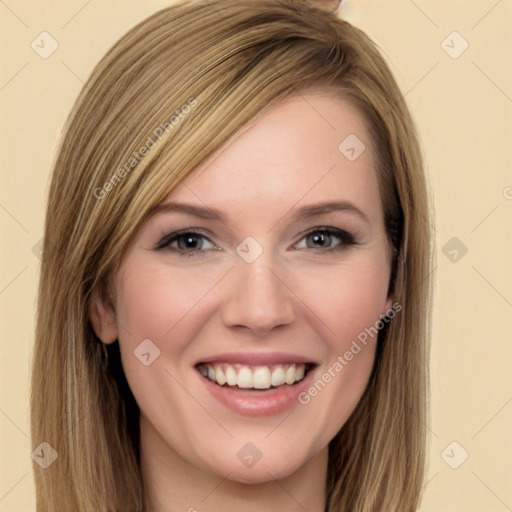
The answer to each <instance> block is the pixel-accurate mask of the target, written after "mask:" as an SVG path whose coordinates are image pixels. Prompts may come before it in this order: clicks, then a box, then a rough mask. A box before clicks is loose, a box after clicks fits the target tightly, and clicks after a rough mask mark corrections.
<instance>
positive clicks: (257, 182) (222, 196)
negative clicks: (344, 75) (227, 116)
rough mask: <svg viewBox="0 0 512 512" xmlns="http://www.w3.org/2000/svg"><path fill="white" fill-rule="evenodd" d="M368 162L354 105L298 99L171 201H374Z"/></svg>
mask: <svg viewBox="0 0 512 512" xmlns="http://www.w3.org/2000/svg"><path fill="white" fill-rule="evenodd" d="M373 161H374V159H373V149H372V147H371V144H370V140H369V132H368V130H367V128H366V121H365V119H364V118H363V117H362V116H361V114H360V113H359V111H358V110H357V109H356V108H355V107H353V106H352V105H351V104H350V103H349V102H348V101H347V100H346V99H344V98H342V97H340V96H337V95H334V94H333V93H332V92H330V91H326V90H314V91H309V92H303V93H297V94H293V95H291V96H289V97H287V98H286V99H284V100H283V101H281V102H280V103H278V104H277V105H276V106H274V107H272V108H271V109H270V110H268V111H267V112H265V113H264V114H263V115H262V116H261V117H259V118H258V119H257V120H256V121H255V122H254V123H252V124H251V125H250V126H249V127H247V128H246V129H244V130H243V131H242V132H241V134H240V135H239V136H237V137H236V138H234V139H233V140H232V141H231V142H230V143H229V144H228V145H227V146H226V147H224V148H223V149H222V150H221V151H220V152H219V153H218V154H216V155H215V156H214V157H212V158H211V159H210V160H208V161H206V162H205V163H203V164H202V165H201V166H199V167H198V168H197V169H195V170H194V171H193V173H192V174H191V175H189V176H188V177H187V178H186V179H185V180H184V182H183V183H181V184H180V185H179V186H178V187H177V188H176V189H175V190H174V191H173V192H172V193H171V194H170V195H169V197H168V199H169V200H170V199H173V200H176V199H187V200H189V199H190V200H195V202H197V201H198V200H199V201H201V202H203V203H205V204H206V205H209V206H212V207H216V205H219V206H226V205H227V204H228V205H232V206H233V207H235V206H239V207H242V206H243V205H244V204H245V205H248V204H249V203H250V202H252V201H254V202H257V203H258V204H259V205H260V207H265V205H266V203H269V204H270V203H272V204H278V205H279V204H281V205H284V204H288V205H290V204H293V203H296V202H297V201H300V200H301V199H322V200H327V199H329V198H331V197H332V198H333V199H339V198H340V195H342V196H343V195H344V196H347V195H349V196H352V197H349V198H347V197H344V198H343V199H350V198H354V199H355V200H364V197H363V196H367V199H368V200H371V201H374V200H375V194H376V193H377V196H378V185H377V179H376V171H375V169H374V164H373ZM379 202H380V201H379Z"/></svg>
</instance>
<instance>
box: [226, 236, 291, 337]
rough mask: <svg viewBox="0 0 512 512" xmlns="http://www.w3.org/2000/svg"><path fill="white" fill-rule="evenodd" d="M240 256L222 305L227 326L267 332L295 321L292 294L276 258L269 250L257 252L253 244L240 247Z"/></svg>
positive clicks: (238, 251) (238, 249)
mask: <svg viewBox="0 0 512 512" xmlns="http://www.w3.org/2000/svg"><path fill="white" fill-rule="evenodd" d="M260 247H261V246H260ZM244 249H245V250H246V251H245V252H243V250H244ZM251 251H252V254H251ZM237 253H238V255H239V257H237V259H236V263H235V268H234V269H233V272H231V280H230V286H229V290H228V295H227V297H226V300H225V301H224V305H223V311H222V318H223V321H224V323H225V324H226V325H228V326H235V325H242V326H245V327H248V328H249V329H251V330H252V331H254V332H256V333H264V332H267V331H269V330H271V329H272V328H274V327H276V326H278V325H286V324H289V323H290V322H292V321H293V319H294V308H293V294H292V293H291V292H290V290H289V289H288V288H287V286H286V285H285V282H286V280H285V275H284V272H283V266H282V265H280V264H279V261H278V259H277V256H276V255H275V254H274V253H273V251H272V250H270V249H268V250H263V248H261V250H257V247H254V245H253V246H251V241H249V243H248V246H246V245H244V243H242V244H240V246H239V247H238V248H237ZM258 253H259V254H258ZM249 254H251V256H250V257H248V255H249Z"/></svg>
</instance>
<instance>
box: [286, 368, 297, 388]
mask: <svg viewBox="0 0 512 512" xmlns="http://www.w3.org/2000/svg"><path fill="white" fill-rule="evenodd" d="M294 382H295V365H294V364H292V365H291V366H290V368H288V370H286V384H293V383H294Z"/></svg>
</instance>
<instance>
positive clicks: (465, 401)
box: [0, 0, 512, 512]
mask: <svg viewBox="0 0 512 512" xmlns="http://www.w3.org/2000/svg"><path fill="white" fill-rule="evenodd" d="M169 3H170V2H169V1H168V0H149V1H144V2H142V1H135V0H129V1H126V0H125V1H121V0H109V1H102V2H100V0H89V1H87V0H66V1H64V0H59V1H58V0H51V1H46V2H36V1H34V0H19V1H16V0H6V1H2V2H0V22H1V23H2V27H3V30H2V35H1V36H0V37H1V47H2V49H3V51H2V66H1V74H0V105H1V112H2V124H1V127H2V142H1V144H2V148H1V150H2V152H1V154H2V166H1V172H2V187H1V191H0V225H1V229H2V236H1V240H2V246H3V249H2V253H1V254H2V256H1V258H2V259H1V271H0V312H1V318H2V328H1V329H2V330H1V336H2V338H1V339H2V341H1V344H0V365H1V373H0V386H1V387H0V390H1V391H0V443H1V445H0V454H1V465H0V512H25V511H27V512H28V511H32V510H35V500H34V487H33V482H32V474H31V459H30V452H31V445H30V441H29V438H28V433H29V424H28V379H29V375H28V368H29V366H28V365H29V360H30V355H31V351H32V346H33V317H34V304H35V296H36V283H37V279H38V272H39V263H40V262H39V259H38V257H37V244H38V242H39V240H40V239H41V236H42V226H43V214H44V205H45V198H46V194H47V188H48V178H49V171H50V165H51V162H52V158H53V155H54V151H55V147H56V144H57V141H58V137H59V134H60V130H61V128H62V126H63V124H64V121H65V119H66V116H67V114H68V113H69V111H70V109H71V106H72V104H73V102H74V100H75V98H76V96H77V94H78V92H79V90H80V88H81V87H82V84H83V82H84V81H85V80H86V78H87V76H88V75H89V73H90V72H91V70H92V68H93V66H94V65H95V64H96V62H97V61H98V60H99V59H100V58H101V57H102V56H103V54H104V53H105V52H106V51H107V49H108V48H109V47H110V46H111V45H112V44H113V43H114V42H115V41H116V40H117V39H118V38H119V37H120V36H121V35H123V34H124V33H125V32H126V31H127V30H128V29H129V28H131V27H132V26H133V25H134V24H136V23H137V22H139V21H141V20H142V19H144V18H145V17H147V16H148V15H150V14H152V13H154V12H155V11H157V10H159V9H161V8H163V7H165V6H167V5H169ZM342 15H343V16H344V17H346V18H347V19H348V20H349V21H351V22H353V23H354V24H355V25H357V26H359V27H361V28H363V29H364V30H365V31H367V33H368V34H369V35H370V36H371V37H372V38H373V39H374V40H375V41H376V42H377V44H378V45H379V46H380V48H381V49H382V50H383V52H384V53H385V55H386V57H387V59H388V61H389V63H390V65H391V67H392V69H393V71H394V72H395V75H396V77H397V79H398V81H399V84H400V86H401V88H402V90H403V91H404V93H405V95H406V100H407V102H408V104H409V105H410V108H411V110H412V112H413V115H414V117H415V119H416V122H417V125H418V128H419V131H420V133H421V136H422V140H423V148H424V153H425V155H426V159H427V168H428V171H429V176H430V182H431V185H432V191H433V195H434V198H435V209H436V217H437V250H436V252H437V264H436V265H437V268H436V282H437V291H436V297H435V299H436V302H435V316H434V339H433V350H432V418H431V422H430V425H429V428H430V432H431V448H430V454H431V456H430V467H429V470H428V482H427V483H426V486H425V494H424V500H423V504H422V507H421V509H420V510H421V511H422V512H427V511H428V512H445V511H446V512H457V511H464V512H477V511H478V512H481V511H485V512H488V511H493V512H494V511H496V512H502V511H506V510H512V486H511V485H510V482H512V441H511V439H510V432H512V379H511V378H510V373H511V372H510V368H511V360H512V343H511V341H512V339H511V336H510V327H511V326H512V323H511V319H512V275H511V274H512V272H511V271H510V268H511V266H510V262H511V261H512V236H511V235H512V229H511V228H512V215H511V213H512V212H511V210H512V173H511V172H510V171H511V168H512V165H511V164H512V156H511V150H510V148H511V145H512V144H511V143H512V68H511V66H510V62H511V60H510V59H511V55H512V35H511V34H512V31H511V27H512V3H511V2H510V0H482V1H472V2H468V1H462V0H459V1H453V0H451V1H444V0H436V1H429V2H427V1H422V0H415V1H414V2H413V1H412V0H395V1H386V2H385V1H382V0H371V1H370V0H365V1H356V0H348V1H346V2H345V4H344V8H343V11H342ZM43 31H46V32H48V33H49V34H51V36H52V37H53V38H54V39H55V40H56V41H57V42H58V45H59V47H58V49H57V50H56V51H55V53H53V54H52V55H51V56H49V57H48V58H46V59H43V58H41V57H40V56H39V55H38V53H36V52H35V51H34V50H33V49H32V48H31V43H32V41H34V40H36V42H37V41H40V38H39V39H36V38H38V36H39V34H40V33H41V32H43ZM454 31H455V32H457V33H458V34H452V33H453V32H454ZM443 41H444V42H443ZM466 44H467V45H468V47H467V49H466V50H465V51H464V52H462V50H464V48H465V46H466ZM45 48H49V45H48V44H47V45H45ZM461 52H462V53H461ZM459 54H460V55H459ZM455 57H456V58H455ZM453 237H456V240H452V238H453ZM446 244H448V245H446ZM462 244H463V245H462ZM34 247H35V248H34ZM463 247H466V248H467V253H465V254H463V250H461V248H462V249H463ZM454 251H455V252H454ZM507 434H508V435H507ZM454 441H455V442H457V443H458V444H455V445H451V443H452V442H454ZM466 452H467V453H468V454H469V457H468V458H467V460H465V461H464V462H463V463H462V464H461V462H462V461H463V458H464V456H465V454H466ZM449 464H451V466H455V467H456V466H458V467H457V469H453V468H452V467H451V466H450V465H449ZM459 464H460V465H459Z"/></svg>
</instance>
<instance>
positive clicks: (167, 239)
mask: <svg viewBox="0 0 512 512" xmlns="http://www.w3.org/2000/svg"><path fill="white" fill-rule="evenodd" d="M317 231H328V232H331V234H333V235H334V236H337V235H336V232H338V233H339V234H346V235H348V236H349V237H350V238H351V239H353V240H354V242H353V243H355V238H356V237H355V235H354V234H353V233H351V232H350V231H348V230H346V229H342V228H337V227H334V226H325V225H319V226H313V227H311V228H308V229H306V230H304V231H302V232H301V233H298V234H297V235H296V236H297V240H296V241H295V242H294V245H296V244H298V243H299V242H300V241H301V240H303V239H304V237H306V236H307V235H309V234H311V233H315V232H317ZM186 234H196V235H200V237H203V238H206V239H207V240H208V241H209V242H210V243H212V244H213V245H215V246H216V247H218V245H217V243H216V242H215V241H214V240H212V238H211V236H210V235H207V234H205V233H204V230H203V229H202V228H185V229H180V230H178V231H173V232H171V233H169V234H167V235H165V236H164V237H163V238H162V239H161V240H160V241H159V242H158V244H157V248H165V247H167V246H168V245H170V244H171V243H174V242H175V241H176V240H175V239H176V238H178V237H179V236H181V235H186ZM338 237H339V235H338ZM200 252H203V251H200Z"/></svg>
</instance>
